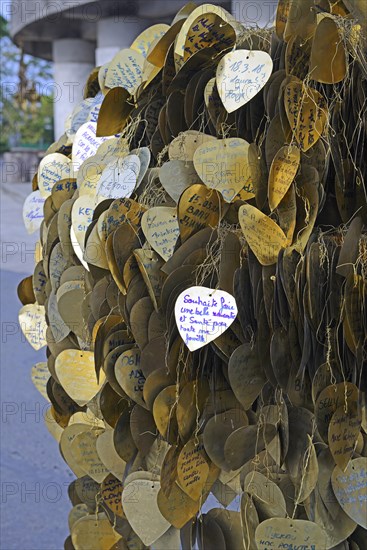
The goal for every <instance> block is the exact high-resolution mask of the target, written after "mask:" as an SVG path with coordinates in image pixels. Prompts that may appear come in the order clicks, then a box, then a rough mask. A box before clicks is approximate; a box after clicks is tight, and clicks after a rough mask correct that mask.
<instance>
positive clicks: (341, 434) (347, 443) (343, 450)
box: [328, 403, 361, 470]
mask: <svg viewBox="0 0 367 550" xmlns="http://www.w3.org/2000/svg"><path fill="white" fill-rule="evenodd" d="M360 429H361V419H360V417H359V414H358V407H357V406H356V404H353V403H351V404H350V405H349V407H348V409H347V410H345V406H341V407H339V408H338V409H337V410H336V411H335V413H334V414H333V416H332V419H331V421H330V424H329V434H328V440H329V448H330V451H331V454H332V455H333V457H334V460H335V463H336V464H337V466H339V468H340V469H341V470H345V468H346V467H347V465H348V462H349V460H350V459H351V457H352V454H353V453H354V449H355V447H356V445H357V439H358V435H359V432H360Z"/></svg>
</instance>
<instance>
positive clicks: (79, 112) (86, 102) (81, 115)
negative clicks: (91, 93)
mask: <svg viewBox="0 0 367 550" xmlns="http://www.w3.org/2000/svg"><path fill="white" fill-rule="evenodd" d="M93 103H94V98H93V97H88V98H87V99H83V100H82V101H81V102H80V103H79V104H78V105H77V106H76V107H75V108H74V110H73V112H72V114H71V120H70V128H68V129H66V134H67V135H69V136H73V135H74V134H76V132H77V131H78V130H79V128H80V126H82V125H83V124H85V123H86V122H87V120H88V115H89V113H90V110H91V108H92V105H93Z"/></svg>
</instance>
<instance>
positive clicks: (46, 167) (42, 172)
mask: <svg viewBox="0 0 367 550" xmlns="http://www.w3.org/2000/svg"><path fill="white" fill-rule="evenodd" d="M72 177H73V166H72V163H71V160H70V159H69V158H68V157H65V155H62V154H61V153H52V154H51V155H47V156H45V157H44V158H43V159H42V160H41V162H40V165H39V167H38V187H39V191H40V194H41V196H42V197H44V198H45V199H47V197H48V196H49V195H51V190H52V188H53V186H54V185H55V183H56V182H58V181H60V180H63V179H67V178H72Z"/></svg>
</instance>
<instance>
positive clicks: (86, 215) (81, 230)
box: [71, 195, 94, 254]
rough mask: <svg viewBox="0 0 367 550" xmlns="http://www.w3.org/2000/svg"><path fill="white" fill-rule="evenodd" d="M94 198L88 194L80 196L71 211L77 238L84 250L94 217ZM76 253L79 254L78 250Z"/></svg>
mask: <svg viewBox="0 0 367 550" xmlns="http://www.w3.org/2000/svg"><path fill="white" fill-rule="evenodd" d="M93 212H94V208H93V199H92V198H91V197H89V196H88V195H84V196H82V197H79V198H78V199H77V200H76V201H75V202H74V204H73V208H72V211H71V223H72V227H73V229H74V234H75V237H76V240H77V241H78V244H79V246H80V248H81V249H82V251H83V252H84V239H85V234H86V232H87V229H88V227H89V225H90V224H91V223H92V219H93ZM75 253H76V254H77V252H76V250H75Z"/></svg>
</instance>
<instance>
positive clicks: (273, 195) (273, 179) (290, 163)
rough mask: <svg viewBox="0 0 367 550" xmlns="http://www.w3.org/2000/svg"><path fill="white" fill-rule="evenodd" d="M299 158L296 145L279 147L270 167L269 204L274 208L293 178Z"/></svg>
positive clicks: (271, 208) (299, 154)
mask: <svg viewBox="0 0 367 550" xmlns="http://www.w3.org/2000/svg"><path fill="white" fill-rule="evenodd" d="M300 160H301V153H300V150H299V149H298V147H294V146H291V145H289V146H285V147H282V148H281V149H279V151H278V152H277V154H276V155H275V157H274V159H273V162H272V163H271V167H270V174H269V188H268V196H269V206H270V210H274V208H276V207H277V206H278V204H279V203H280V202H281V200H282V199H283V197H284V195H285V194H286V192H287V191H288V189H289V187H290V186H291V184H292V181H293V180H294V178H295V175H296V173H297V170H298V168H299V164H300Z"/></svg>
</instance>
